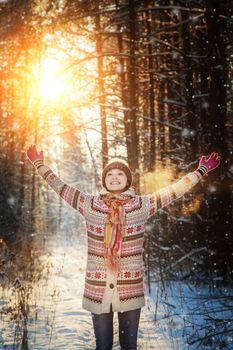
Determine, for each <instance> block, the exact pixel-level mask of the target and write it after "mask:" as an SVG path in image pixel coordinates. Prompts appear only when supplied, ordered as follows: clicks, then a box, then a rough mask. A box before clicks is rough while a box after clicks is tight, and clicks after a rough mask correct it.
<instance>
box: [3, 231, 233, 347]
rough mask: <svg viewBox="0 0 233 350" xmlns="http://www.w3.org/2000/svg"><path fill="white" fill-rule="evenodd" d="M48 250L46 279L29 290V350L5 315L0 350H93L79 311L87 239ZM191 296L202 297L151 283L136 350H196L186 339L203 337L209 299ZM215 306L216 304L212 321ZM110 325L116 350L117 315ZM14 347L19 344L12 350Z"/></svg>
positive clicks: (180, 288)
mask: <svg viewBox="0 0 233 350" xmlns="http://www.w3.org/2000/svg"><path fill="white" fill-rule="evenodd" d="M49 249H50V251H51V252H50V253H49V254H45V255H44V256H43V257H42V262H43V260H44V261H45V262H46V264H47V265H48V266H50V268H49V270H48V272H47V276H45V278H44V279H42V280H41V281H40V283H39V285H37V286H35V287H34V288H33V291H32V296H31V298H30V300H31V301H30V309H29V319H28V321H27V327H26V328H27V339H28V342H27V345H28V347H26V346H25V347H22V346H21V342H20V341H18V343H17V341H15V332H16V329H15V326H14V324H13V323H12V322H10V321H9V320H7V319H6V316H5V317H3V318H2V319H0V341H2V345H1V344H0V349H8V350H18V349H28V350H42V349H43V350H45V349H51V350H53V349H54V350H55V349H56V350H58V349H62V350H73V349H76V350H77V349H79V350H82V349H83V350H84V349H92V350H93V349H95V341H94V333H93V329H92V321H91V316H90V313H89V312H87V311H85V310H83V309H82V307H81V303H82V293H83V289H84V272H85V264H86V246H85V236H84V235H83V236H82V235H81V236H80V237H79V239H76V240H75V241H73V242H72V245H70V244H69V245H67V243H64V242H63V244H61V242H60V243H58V244H56V246H55V244H54V242H53V243H52V245H51V247H50V248H49ZM47 277H49V278H47ZM162 289H163V290H162ZM204 291H205V292H206V293H207V292H208V291H207V290H206V289H205V290H204ZM1 292H2V291H1V289H0V298H1V299H2V300H0V310H1V307H4V305H5V302H4V300H3V299H5V300H6V292H4V293H5V294H4V295H2V294H1ZM192 295H193V296H195V297H196V296H198V295H200V296H201V295H202V296H203V291H199V293H198V292H197V291H196V289H195V290H194V289H190V287H188V286H185V285H184V284H181V283H176V284H175V283H173V284H172V285H170V286H169V287H167V288H165V289H164V288H161V285H158V284H155V283H154V284H152V292H151V294H149V293H148V291H147V297H146V299H147V305H146V306H145V307H144V308H142V313H141V318H140V324H139V336H138V349H139V350H147V349H148V350H149V349H156V350H170V349H176V350H186V349H196V343H194V344H193V346H190V345H188V344H187V343H186V340H187V336H190V335H192V336H193V333H195V327H196V330H198V332H199V333H198V335H199V334H200V333H201V332H202V333H203V332H204V331H203V330H202V329H205V327H203V326H204V325H205V324H206V323H205V322H206V320H205V317H204V316H203V315H201V314H200V312H199V311H200V308H201V309H203V306H205V305H206V304H205V302H206V301H204V300H208V296H207V299H203V298H191V296H192ZM156 300H157V301H158V304H157V303H156ZM156 304H157V306H156ZM218 305H219V302H218V301H217V300H216V305H215V306H214V309H213V311H214V310H215V311H214V313H215V316H216V308H217V309H218ZM192 311H193V313H192ZM231 313H232V311H230V310H226V311H225V314H226V318H227V319H230V318H231V319H233V317H232V314H231ZM190 314H192V317H190ZM208 317H209V314H208ZM213 317H214V315H213ZM155 318H156V322H155ZM114 324H115V325H114V349H120V346H119V342H118V326H117V314H116V313H115V315H114ZM205 332H206V329H205ZM21 337H22V335H21ZM225 338H226V339H225V344H226V345H227V347H222V349H224V348H225V349H227V350H229V349H233V347H232V343H233V340H232V337H231V336H230V335H229V334H228V335H227V337H225ZM192 339H195V338H192ZM14 343H16V344H18V345H17V346H13V344H14ZM3 344H4V345H3ZM1 346H2V347H1ZM212 348H213V347H208V344H207V343H206V345H205V346H203V347H199V349H205V350H208V349H212ZM219 349H220V347H219Z"/></svg>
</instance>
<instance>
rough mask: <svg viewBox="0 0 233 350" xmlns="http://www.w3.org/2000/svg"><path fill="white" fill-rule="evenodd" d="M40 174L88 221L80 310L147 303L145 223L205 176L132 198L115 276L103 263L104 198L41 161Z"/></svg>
mask: <svg viewBox="0 0 233 350" xmlns="http://www.w3.org/2000/svg"><path fill="white" fill-rule="evenodd" d="M34 165H35V167H36V168H37V171H38V173H39V174H40V175H41V176H42V177H43V178H44V179H45V180H46V181H47V183H48V184H49V185H50V186H51V188H52V189H53V190H54V191H55V192H56V193H57V194H58V195H59V196H60V197H61V198H63V199H64V200H65V201H66V202H67V203H68V204H69V205H70V206H71V207H73V208H74V209H76V210H77V211H78V212H79V213H80V214H81V215H82V216H83V217H84V219H85V221H86V229H87V264H86V274H85V288H84V294H83V302H82V306H83V308H84V309H86V310H88V311H90V312H92V313H96V314H102V313H107V312H110V305H111V304H112V310H113V311H118V312H124V311H129V310H134V309H137V308H141V307H143V306H144V305H145V295H144V280H143V277H144V264H143V257H142V253H143V241H144V232H145V224H146V222H147V220H148V219H149V218H150V217H151V216H153V215H154V214H155V213H156V212H157V211H158V210H159V209H161V208H163V207H166V206H167V205H169V204H170V203H171V202H173V201H174V200H175V199H177V198H180V197H181V196H183V195H184V194H185V193H186V192H187V191H189V190H190V189H191V188H192V187H193V186H194V185H195V184H197V183H198V182H199V180H200V178H201V177H202V175H201V174H200V173H199V172H198V171H194V172H191V173H188V174H187V175H185V176H184V177H182V178H181V179H180V180H178V181H177V182H175V183H174V184H172V185H170V186H167V187H164V188H162V189H160V190H158V191H156V192H155V193H152V194H148V195H135V194H134V195H132V196H131V199H130V201H129V202H128V203H126V204H125V205H124V209H125V213H126V234H125V237H123V239H122V251H121V256H120V270H119V271H118V272H115V273H114V272H111V271H110V270H108V269H107V268H106V265H105V259H104V232H105V224H106V219H107V214H108V210H109V208H108V207H107V206H106V204H105V203H104V201H103V199H102V198H103V194H101V193H100V194H97V195H91V194H87V193H85V192H83V191H80V190H79V189H77V188H75V187H72V186H69V185H68V184H66V183H64V182H63V181H62V180H61V179H60V178H59V177H58V176H57V175H56V174H55V173H54V172H53V171H52V170H51V169H50V168H49V167H48V166H46V165H44V164H43V162H42V161H40V160H38V161H35V162H34Z"/></svg>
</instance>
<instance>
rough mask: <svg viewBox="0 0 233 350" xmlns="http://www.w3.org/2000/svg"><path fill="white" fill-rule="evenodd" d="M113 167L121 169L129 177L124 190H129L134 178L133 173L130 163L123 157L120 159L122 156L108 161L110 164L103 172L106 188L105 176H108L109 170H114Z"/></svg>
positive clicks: (103, 181)
mask: <svg viewBox="0 0 233 350" xmlns="http://www.w3.org/2000/svg"><path fill="white" fill-rule="evenodd" d="M112 169H120V170H122V171H123V172H124V173H125V175H126V177H127V185H126V187H125V189H124V191H126V190H128V188H129V187H130V186H131V184H132V180H133V179H132V173H131V170H130V168H129V165H128V164H127V163H126V162H125V161H124V160H123V159H120V158H112V159H111V160H110V161H109V162H108V164H106V165H105V167H104V169H103V172H102V183H103V186H104V187H105V188H106V184H105V177H106V174H107V172H108V171H109V170H112ZM106 189H107V188H106Z"/></svg>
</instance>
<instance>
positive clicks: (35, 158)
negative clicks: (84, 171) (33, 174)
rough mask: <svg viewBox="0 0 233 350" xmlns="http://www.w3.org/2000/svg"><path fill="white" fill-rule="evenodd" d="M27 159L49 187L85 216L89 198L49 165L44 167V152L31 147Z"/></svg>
mask: <svg viewBox="0 0 233 350" xmlns="http://www.w3.org/2000/svg"><path fill="white" fill-rule="evenodd" d="M26 154H27V157H28V159H29V160H30V162H31V163H32V165H33V166H34V167H35V168H36V169H37V171H38V174H39V175H40V176H42V177H43V178H44V179H45V181H46V182H47V183H48V184H49V186H50V187H51V188H52V189H53V190H54V191H55V192H56V193H57V194H58V195H59V196H60V197H61V198H63V199H64V200H65V201H66V202H67V203H68V204H69V205H70V206H71V207H73V208H74V209H76V210H78V211H79V212H80V214H82V215H84V212H85V200H86V197H87V196H88V195H87V194H85V193H84V192H81V191H80V190H79V189H77V188H75V187H72V186H70V185H68V184H66V183H64V182H63V181H62V180H61V179H60V178H59V177H58V176H57V175H56V174H55V173H54V172H53V171H52V170H51V169H50V167H48V166H47V165H44V155H43V151H41V152H38V151H37V150H36V146H35V145H31V146H30V147H29V148H28V149H27V151H26Z"/></svg>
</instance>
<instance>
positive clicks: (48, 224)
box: [0, 0, 233, 350]
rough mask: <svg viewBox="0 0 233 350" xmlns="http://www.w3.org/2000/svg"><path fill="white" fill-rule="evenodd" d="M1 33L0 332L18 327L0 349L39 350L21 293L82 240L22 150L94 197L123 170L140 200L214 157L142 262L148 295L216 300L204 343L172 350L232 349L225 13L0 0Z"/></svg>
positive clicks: (194, 340)
mask: <svg viewBox="0 0 233 350" xmlns="http://www.w3.org/2000/svg"><path fill="white" fill-rule="evenodd" d="M0 23H1V26H0V78H1V79H0V169H1V172H0V257H1V264H0V281H1V284H2V287H0V301H1V300H4V299H5V297H4V295H5V294H4V293H5V292H4V290H5V289H6V288H8V287H12V288H13V289H15V291H16V296H17V298H16V299H17V302H16V301H15V304H14V306H12V305H13V304H12V305H11V306H9V305H8V304H7V302H6V301H4V303H3V302H2V303H0V325H1V321H2V322H3V320H5V319H8V318H9V316H11V321H10V322H11V324H18V325H19V324H20V325H21V326H20V327H21V328H20V327H19V328H18V330H17V331H15V332H16V333H17V332H18V333H17V336H18V338H17V336H15V337H14V341H12V340H11V341H9V344H8V345H7V343H6V339H5V338H4V332H3V333H1V331H0V349H39V347H38V348H37V347H29V345H28V338H29V336H28V333H27V332H26V331H25V329H26V328H25V325H26V323H27V322H28V317H26V315H27V312H29V311H27V310H28V309H27V307H26V306H27V305H28V303H29V299H30V297H29V295H30V293H31V287H26V286H31V285H33V284H34V283H37V282H38V281H39V280H40V278H41V276H42V274H43V272H42V268H43V266H44V265H43V263H41V264H39V265H38V261H40V259H41V257H43V256H44V254H45V252H47V251H48V249H49V248H48V247H49V246H50V245H51V244H53V243H51V242H55V241H56V244H58V243H57V242H58V241H59V240H60V241H61V242H63V243H62V244H64V245H65V246H66V245H67V244H68V243H67V242H68V241H69V240H72V239H73V236H74V237H75V236H76V235H78V233H81V234H82V232H84V222H83V221H82V219H81V218H80V217H79V216H77V215H76V213H75V212H74V211H73V210H72V209H70V208H69V207H68V206H67V205H66V203H64V202H63V201H62V200H61V198H59V197H58V196H56V195H55V194H54V193H53V192H52V191H51V190H50V189H49V187H48V186H47V184H46V183H45V182H43V180H42V179H41V178H40V177H39V176H38V175H37V172H36V170H35V169H34V168H33V167H32V165H31V164H30V162H29V161H28V159H27V157H26V149H27V147H28V146H29V145H31V144H35V145H37V147H38V148H39V149H40V150H43V152H44V157H45V163H46V164H47V165H49V166H50V167H51V168H52V169H53V171H54V172H55V173H56V174H58V176H59V177H60V178H62V179H63V180H64V181H65V182H67V183H69V184H71V185H73V186H75V187H77V188H81V189H83V190H85V191H86V192H89V193H96V192H98V191H99V190H100V189H101V171H102V168H103V167H104V166H105V165H106V164H107V162H108V160H109V159H111V157H115V156H120V157H122V158H123V159H125V160H126V161H127V162H128V164H129V166H130V168H131V169H132V172H133V177H134V184H133V185H134V188H135V189H136V192H137V193H139V194H148V193H152V192H156V190H158V189H160V188H162V187H165V186H167V185H169V184H172V183H174V182H175V181H177V180H178V179H179V178H181V177H182V176H184V175H185V174H187V173H189V172H192V171H194V170H195V169H196V168H197V167H198V162H199V159H200V157H201V156H202V155H209V154H210V153H211V152H218V153H219V154H220V155H221V164H220V166H219V167H218V169H216V170H215V171H213V172H211V173H210V174H207V175H206V176H205V177H203V179H202V180H201V181H200V183H199V184H197V185H196V186H195V187H194V188H193V189H192V190H191V191H190V192H189V193H187V194H185V195H184V196H183V197H182V198H181V199H179V200H177V201H175V202H173V203H172V204H171V205H170V206H169V207H166V208H163V209H162V210H160V211H159V212H158V213H156V215H155V216H154V217H152V218H151V219H150V221H149V222H148V224H147V230H146V236H145V242H144V261H145V273H146V281H147V284H148V290H149V292H150V291H151V290H153V283H154V281H159V283H161V286H162V287H161V288H162V289H163V290H164V288H165V289H166V284H167V283H170V282H171V281H173V282H174V283H177V282H180V281H182V283H187V284H188V283H194V284H195V285H196V286H199V285H203V284H207V286H208V289H209V291H210V294H211V292H212V290H217V289H218V288H220V291H218V293H219V294H218V299H219V300H220V301H221V302H223V304H221V305H222V307H223V309H226V310H227V312H228V314H227V317H226V318H225V315H224V313H221V312H220V314H219V315H218V320H217V321H218V322H217V321H216V322H215V323H214V326H213V318H211V317H209V318H208V321H206V324H205V325H203V327H200V329H202V330H203V329H205V334H204V335H203V334H201V330H200V329H198V331H197V332H195V331H194V333H192V336H190V339H191V340H190V347H189V346H186V347H181V346H180V347H177V348H176V347H174V349H182V350H183V349H192V348H191V345H195V346H197V348H198V349H231V347H230V345H229V344H230V343H231V341H232V339H233V331H232V329H231V328H232V327H231V326H230V321H231V322H232V319H233V305H232V295H233V293H232V279H233V259H232V254H233V249H232V248H233V238H232V237H233V236H232V228H233V225H232V212H233V211H232V188H233V185H232V178H233V163H232V153H233V149H232V140H233V129H232V124H233V118H232V115H233V39H232V38H233V3H232V1H230V0H227V1H217V0H193V1H191V0H187V1H185V0H158V1H151V0H142V1H138V0H103V1H95V0H94V1H89V0H86V1H84V0H76V1H75V0H70V1H67V0H28V1H26V0H8V1H7V0H2V1H0ZM47 273H48V271H47ZM18 278H20V281H19V280H18ZM1 288H3V290H2V291H1ZM27 288H29V289H27ZM229 288H230V289H229ZM2 293H3V294H2ZM55 297H56V295H55ZM208 298H209V299H211V296H210V295H209V296H208V297H207V300H208ZM213 298H215V297H214V296H213ZM157 301H158V298H157ZM167 303H168V302H167ZM225 303H226V304H225ZM155 304H156V303H155ZM156 305H157V304H156ZM155 318H156V317H155ZM4 324H5V321H4ZM0 328H1V327H0ZM210 329H211V330H210ZM213 329H214V331H213ZM199 330H200V332H199ZM216 334H217V336H216ZM213 337H214V340H213ZM227 339H228V340H227ZM229 339H231V340H229ZM4 342H5V343H4ZM13 343H14V344H18V345H17V346H22V347H13ZM1 344H2V346H5V347H2V348H1ZM4 344H5V345H4ZM19 344H20V345H19ZM14 346H16V345H14ZM49 348H50V349H55V348H56V347H49ZM63 348H64V347H63ZM79 348H80V349H81V348H82V349H89V348H88V347H87V348H86V347H81V346H80V347H79ZM64 349H65V348H64ZM67 349H69V350H70V349H71V347H68V348H67ZM140 349H146V347H145V345H141V348H140ZM148 349H153V347H148ZM161 349H170V348H168V347H167V348H166V347H164V348H162V347H161Z"/></svg>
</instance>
